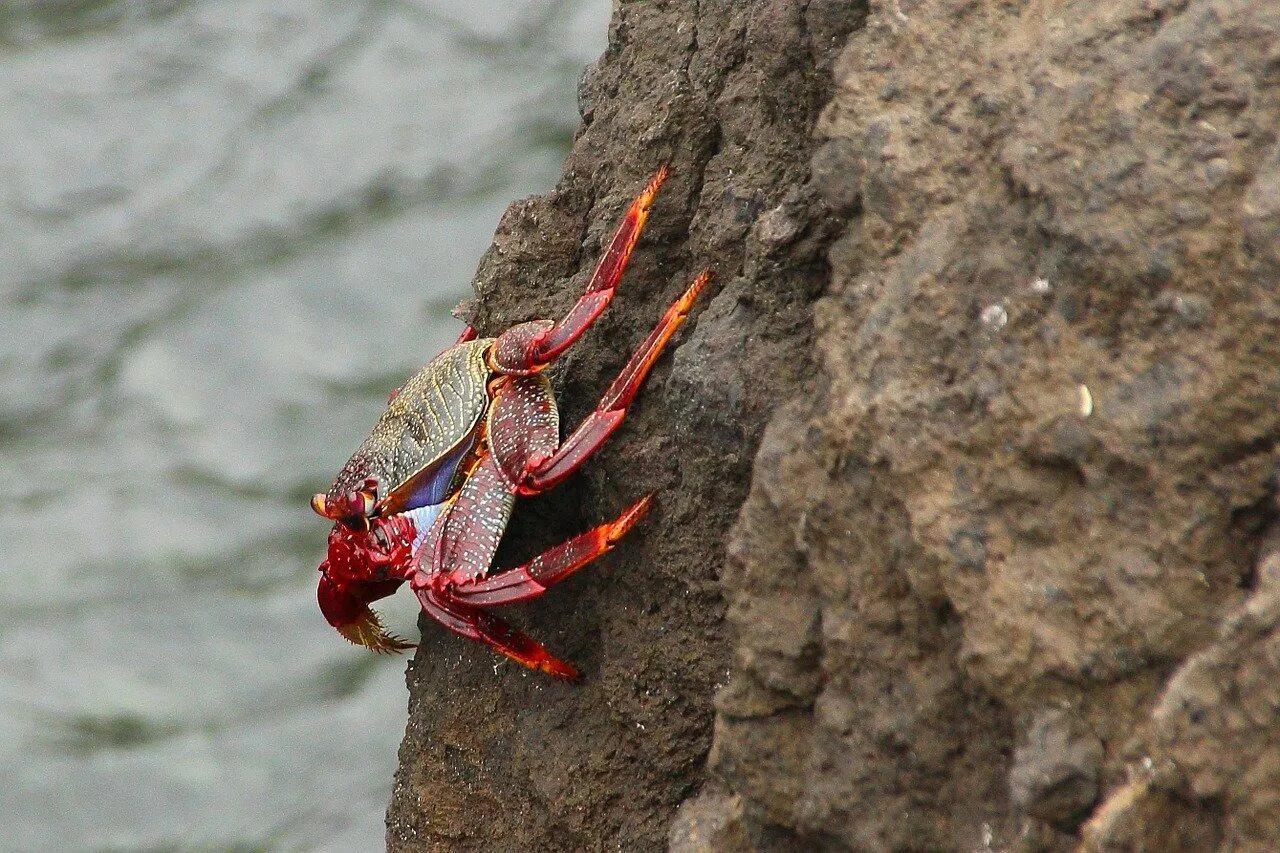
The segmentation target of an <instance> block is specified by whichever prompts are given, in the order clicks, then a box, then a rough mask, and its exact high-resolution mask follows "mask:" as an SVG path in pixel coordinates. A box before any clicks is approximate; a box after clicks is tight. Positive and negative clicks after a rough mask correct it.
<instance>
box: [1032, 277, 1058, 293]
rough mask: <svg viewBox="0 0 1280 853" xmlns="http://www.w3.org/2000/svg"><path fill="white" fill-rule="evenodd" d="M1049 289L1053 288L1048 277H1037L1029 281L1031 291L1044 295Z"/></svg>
mask: <svg viewBox="0 0 1280 853" xmlns="http://www.w3.org/2000/svg"><path fill="white" fill-rule="evenodd" d="M1051 290H1053V285H1051V284H1049V279H1047V278H1038V279H1036V280H1035V281H1033V282H1031V292H1032V293H1038V294H1040V295H1041V296H1044V295H1045V294H1047V293H1048V292H1049V291H1051Z"/></svg>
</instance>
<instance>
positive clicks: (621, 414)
mask: <svg viewBox="0 0 1280 853" xmlns="http://www.w3.org/2000/svg"><path fill="white" fill-rule="evenodd" d="M710 280H711V271H710V270H704V271H703V272H702V273H701V274H700V275H699V276H698V277H697V278H695V279H694V280H693V283H692V284H690V285H689V289H688V290H686V291H685V292H684V294H683V295H682V296H681V297H680V298H679V299H677V300H676V301H675V302H673V303H672V304H671V307H670V308H668V309H667V313H666V314H664V315H663V316H662V319H661V320H660V321H659V322H658V325H657V326H655V327H654V329H653V331H652V332H650V333H649V337H647V338H645V341H644V343H643V344H641V345H640V348H639V349H637V350H636V351H635V353H634V354H633V355H632V356H631V358H630V360H629V361H627V364H626V366H625V367H623V368H622V372H621V373H619V374H618V378H617V379H615V380H614V381H613V384H612V385H610V386H609V390H607V391H605V392H604V396H603V397H602V398H601V399H600V403H599V404H598V405H597V406H596V409H595V411H594V412H592V413H591V414H590V415H588V416H587V418H586V420H584V421H583V422H582V423H581V424H580V425H579V426H578V428H577V429H575V430H574V431H573V433H572V434H571V435H570V436H569V437H568V438H566V439H565V440H564V443H563V444H561V445H560V447H559V448H558V449H557V450H556V451H555V453H553V454H551V456H549V457H548V458H546V459H544V460H542V461H541V462H540V463H538V464H537V465H536V466H534V467H531V468H529V469H528V470H527V471H526V472H525V473H524V476H523V477H521V478H519V479H517V480H516V482H517V488H518V490H519V492H520V494H522V495H532V494H537V493H538V492H542V491H546V490H547V489H550V488H552V487H553V486H555V485H557V484H559V483H561V482H562V481H563V480H564V479H565V478H566V477H568V476H569V475H570V474H572V473H573V472H574V471H575V470H576V469H577V468H578V466H580V465H581V464H582V463H583V462H584V461H585V460H586V458H587V457H588V456H590V455H591V454H592V453H594V452H595V451H596V449H597V448H599V447H600V445H601V444H603V443H604V441H605V439H607V438H608V437H609V435H610V434H611V433H612V432H613V431H614V430H615V429H617V428H618V425H619V424H621V423H622V419H623V418H625V417H626V414H627V406H629V405H631V401H632V399H634V398H635V396H636V392H637V391H639V390H640V386H641V385H642V384H643V383H644V380H645V377H646V376H648V375H649V370H650V368H652V367H653V363H654V362H655V361H657V359H658V356H659V355H661V354H662V348H663V347H665V346H666V345H667V341H669V340H671V336H672V335H674V334H675V333H676V330H677V329H679V328H680V326H681V325H682V324H683V323H684V321H685V318H687V317H688V316H689V309H690V308H691V307H692V306H693V302H694V300H695V299H697V298H698V294H699V293H701V292H702V289H703V288H704V287H705V286H706V284H707V282H708V281H710ZM506 473H508V474H509V473H511V472H506Z"/></svg>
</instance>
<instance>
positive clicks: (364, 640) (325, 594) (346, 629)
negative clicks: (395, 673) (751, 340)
mask: <svg viewBox="0 0 1280 853" xmlns="http://www.w3.org/2000/svg"><path fill="white" fill-rule="evenodd" d="M326 568H327V566H326V564H325V563H321V564H320V572H321V575H320V587H319V589H317V590H316V598H317V599H318V600H319V602H320V612H321V613H323V614H324V618H325V619H326V620H327V621H328V623H329V624H330V625H332V626H333V627H334V628H336V629H337V630H338V633H339V634H341V635H342V636H343V637H345V638H346V639H347V640H348V641H349V642H351V643H355V644H356V645H357V646H364V647H365V648H366V649H369V650H370V651H374V652H377V653H378V654H393V653H396V652H402V651H405V650H406V649H412V648H413V647H414V645H415V644H414V643H409V642H406V641H405V640H402V639H401V638H399V637H397V636H396V635H395V634H392V633H389V632H388V631H387V629H386V628H385V627H384V626H383V624H382V620H381V619H380V618H378V614H377V613H374V612H373V611H372V610H370V609H369V602H371V601H376V600H377V599H379V598H385V597H386V596H388V595H390V594H391V593H393V592H395V590H396V588H397V587H398V586H399V585H400V583H401V582H400V581H398V580H394V581H383V582H381V583H367V584H361V585H360V586H359V588H358V592H357V588H356V587H354V586H350V585H347V584H340V583H337V582H335V581H333V580H330V578H329V575H328V573H327V572H326V571H325V569H326Z"/></svg>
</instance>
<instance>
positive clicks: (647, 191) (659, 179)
mask: <svg viewBox="0 0 1280 853" xmlns="http://www.w3.org/2000/svg"><path fill="white" fill-rule="evenodd" d="M669 177H671V166H669V165H668V164H666V163H663V164H662V165H661V166H659V167H658V171H656V172H654V173H653V176H652V177H650V178H649V180H648V182H646V183H645V185H644V189H643V190H641V191H640V197H639V198H637V199H636V201H637V203H638V204H639V205H640V206H641V207H643V208H646V209H647V208H648V207H649V205H651V204H653V200H654V198H655V197H656V196H657V195H658V190H659V189H661V188H662V185H663V183H664V182H665V181H666V180H667V178H669Z"/></svg>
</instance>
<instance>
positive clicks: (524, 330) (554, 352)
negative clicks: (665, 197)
mask: <svg viewBox="0 0 1280 853" xmlns="http://www.w3.org/2000/svg"><path fill="white" fill-rule="evenodd" d="M669 174H671V169H670V168H669V167H667V166H663V167H661V168H660V169H658V171H657V172H655V173H654V174H653V177H651V178H650V179H649V182H648V183H647V184H645V187H644V189H643V190H641V191H640V194H639V195H638V196H636V198H635V201H633V202H631V206H630V207H629V208H628V209H627V213H626V215H625V216H623V218H622V222H621V224H619V225H618V230H617V231H615V232H614V234H613V239H611V240H610V241H609V246H608V247H607V248H606V249H605V251H604V254H603V255H601V256H600V261H599V263H597V264H596V269H595V272H593V273H592V274H591V280H590V281H589V282H587V289H586V291H585V292H584V293H583V294H582V297H581V298H580V299H578V302H577V303H576V304H575V305H574V306H573V307H572V308H570V309H569V313H568V314H566V315H564V317H563V318H562V319H561V320H560V322H558V323H551V322H550V321H534V322H532V323H521V324H520V325H518V326H514V327H512V328H510V329H508V330H507V331H506V332H503V333H502V335H500V336H499V337H498V340H497V342H496V343H495V344H494V347H493V352H492V355H491V356H490V366H491V367H493V368H494V369H495V370H497V371H498V372H500V373H509V374H512V375H516V376H522V375H527V374H529V373H534V372H536V371H538V370H541V369H542V368H543V367H545V366H546V365H548V364H550V363H551V362H553V361H555V360H556V358H558V357H559V356H560V354H561V353H563V352H564V351H565V350H567V349H568V348H569V347H570V346H571V345H572V344H573V342H574V341H576V340H577V339H578V338H579V337H581V335H582V333H583V332H585V331H586V330H587V328H588V327H589V326H590V325H591V324H592V323H594V322H595V320H596V318H597V317H599V316H600V314H601V313H602V312H603V311H604V309H605V308H606V307H608V305H609V302H610V300H612V299H613V294H614V293H615V292H616V291H617V289H618V281H619V280H620V279H621V278H622V273H623V271H624V270H625V269H626V268H627V261H628V260H630V259H631V252H632V250H634V249H635V247H636V242H637V241H638V240H639V239H640V233H641V232H642V231H644V225H645V222H646V221H647V220H648V219H649V210H650V208H652V207H653V200H654V199H655V198H656V197H657V195H658V190H659V188H661V187H662V183H663V181H665V180H666V179H667V176H668V175H669Z"/></svg>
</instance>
